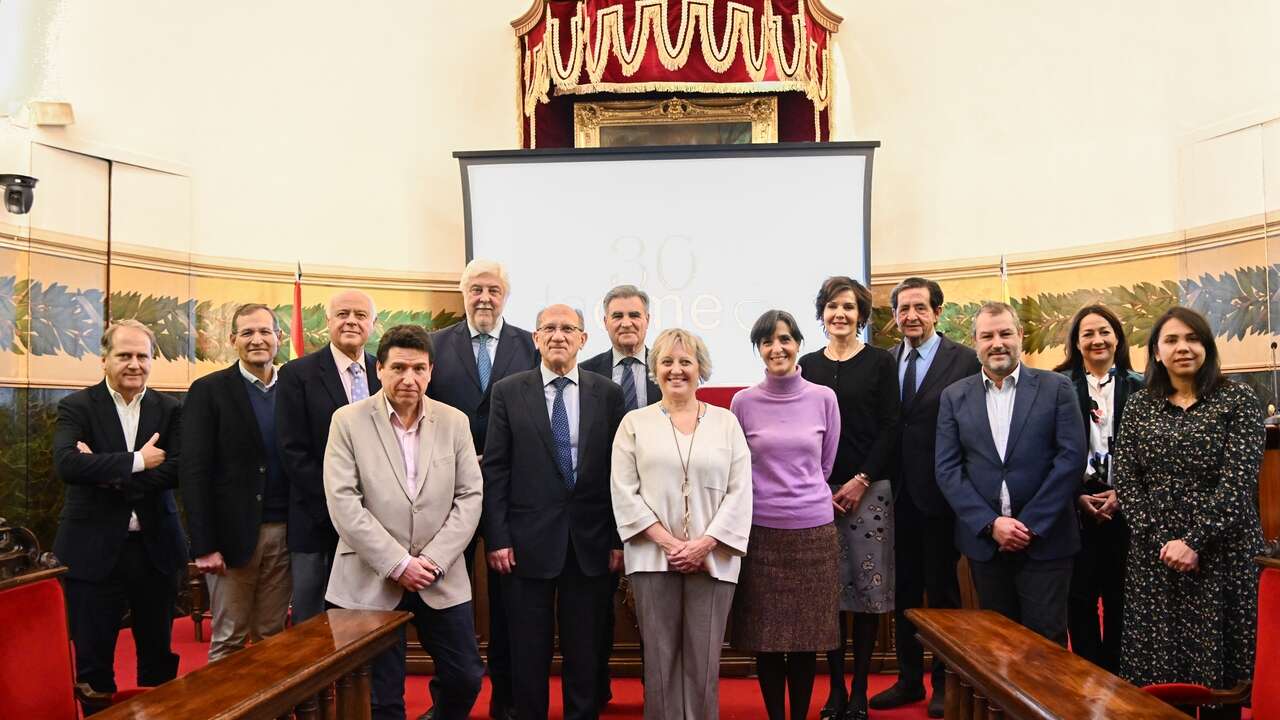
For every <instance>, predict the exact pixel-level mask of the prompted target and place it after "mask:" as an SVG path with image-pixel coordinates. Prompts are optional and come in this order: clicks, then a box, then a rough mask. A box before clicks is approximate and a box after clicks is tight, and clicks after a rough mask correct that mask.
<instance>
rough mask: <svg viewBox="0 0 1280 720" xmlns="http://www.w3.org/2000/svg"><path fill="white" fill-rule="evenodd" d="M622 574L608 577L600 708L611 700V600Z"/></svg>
mask: <svg viewBox="0 0 1280 720" xmlns="http://www.w3.org/2000/svg"><path fill="white" fill-rule="evenodd" d="M621 582H622V573H611V574H610V575H609V612H607V613H605V629H604V636H603V637H601V638H600V641H601V642H600V653H601V655H600V699H599V702H600V707H601V708H603V707H604V706H605V703H607V702H609V701H610V700H612V699H613V683H612V678H611V677H610V675H609V658H611V657H613V627H614V625H615V624H616V621H615V613H614V611H613V598H614V597H615V596H616V595H617V594H618V585H619V584H620V583H621Z"/></svg>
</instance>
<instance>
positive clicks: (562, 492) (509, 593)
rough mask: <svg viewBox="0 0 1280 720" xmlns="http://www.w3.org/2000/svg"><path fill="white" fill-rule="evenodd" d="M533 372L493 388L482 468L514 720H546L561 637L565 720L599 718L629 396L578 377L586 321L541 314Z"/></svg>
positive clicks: (598, 380) (618, 547) (561, 308)
mask: <svg viewBox="0 0 1280 720" xmlns="http://www.w3.org/2000/svg"><path fill="white" fill-rule="evenodd" d="M537 324H538V329H537V332H536V334H535V335H534V340H535V342H536V343H537V345H538V350H539V351H540V352H541V354H542V365H541V366H540V367H539V368H538V369H536V370H530V371H528V372H523V373H518V374H516V375H512V376H511V377H508V378H506V379H504V380H502V381H501V382H499V383H497V384H496V385H495V386H494V388H493V397H492V401H491V405H492V413H491V415H490V419H489V435H488V438H487V439H486V442H485V452H484V460H483V462H482V463H481V468H482V471H483V473H484V481H485V482H484V520H483V522H484V527H485V530H484V532H485V543H486V546H487V550H488V562H489V564H490V566H491V567H493V568H494V570H496V571H498V572H499V573H501V574H502V575H504V576H505V577H504V578H503V579H504V582H505V587H504V594H505V595H506V600H507V606H506V607H507V613H508V620H509V625H510V628H511V639H512V644H511V647H512V679H513V687H514V691H515V705H516V711H517V717H518V718H520V719H521V720H543V719H544V718H546V717H547V704H548V689H549V680H550V677H549V676H550V672H551V656H552V637H553V630H554V628H555V626H556V621H557V619H558V620H559V629H560V652H561V655H563V657H564V665H563V669H562V671H561V686H562V687H561V689H562V691H563V697H564V717H565V720H582V719H583V718H595V717H597V716H598V714H599V704H600V696H599V683H600V680H599V674H600V667H601V664H600V655H601V652H602V649H603V646H604V643H603V640H602V638H603V636H604V634H605V632H606V628H607V619H606V616H607V614H608V613H609V611H610V610H611V596H610V588H611V587H612V582H611V574H612V573H615V572H618V571H619V570H620V569H621V568H622V542H621V541H620V540H619V538H618V532H617V528H616V525H615V524H614V518H613V506H612V500H611V496H610V487H609V471H610V459H611V454H612V448H613V435H614V433H615V432H616V431H617V429H618V425H619V424H620V423H621V422H622V415H623V400H622V391H621V390H620V389H619V388H618V386H617V385H614V384H613V383H612V382H610V381H608V380H606V379H604V378H602V377H600V376H599V375H596V374H595V373H589V372H579V368H578V367H577V355H578V351H579V350H580V349H581V348H582V345H583V343H584V342H585V341H586V333H585V332H584V331H583V329H582V328H583V318H582V313H581V312H579V311H576V310H574V309H573V308H570V307H568V306H566V305H552V306H551V307H548V308H546V309H545V310H543V311H542V312H540V313H539V314H538V323H537Z"/></svg>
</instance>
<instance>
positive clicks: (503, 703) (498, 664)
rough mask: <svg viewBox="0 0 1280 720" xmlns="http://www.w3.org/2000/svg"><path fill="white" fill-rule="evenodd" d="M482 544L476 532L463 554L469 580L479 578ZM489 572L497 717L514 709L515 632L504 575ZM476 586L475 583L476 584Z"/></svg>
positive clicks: (434, 683)
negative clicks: (478, 555) (509, 617)
mask: <svg viewBox="0 0 1280 720" xmlns="http://www.w3.org/2000/svg"><path fill="white" fill-rule="evenodd" d="M479 544H480V534H479V533H476V535H475V537H473V538H471V543H470V544H469V545H467V549H466V551H465V552H464V553H463V554H462V557H463V560H464V561H465V562H466V563H467V577H475V575H474V574H473V573H474V571H475V562H476V549H477V546H478V545H479ZM484 567H485V572H486V573H488V578H487V580H488V586H489V589H488V596H489V648H488V650H489V652H488V655H489V685H490V688H491V690H492V692H491V693H490V695H489V716H490V717H497V711H498V710H499V709H500V708H508V707H511V633H510V631H509V630H508V629H507V613H506V609H505V607H506V603H505V601H504V600H503V598H502V585H503V580H502V576H501V575H499V574H498V573H496V572H494V571H493V570H490V569H489V564H488V563H484ZM472 586H473V587H474V583H472ZM439 686H440V681H439V680H438V679H436V678H435V677H432V678H431V682H430V683H429V684H428V689H429V690H430V692H431V702H432V704H433V705H434V704H435V698H436V693H437V692H438V690H439Z"/></svg>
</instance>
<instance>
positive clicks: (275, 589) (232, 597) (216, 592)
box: [204, 523, 293, 662]
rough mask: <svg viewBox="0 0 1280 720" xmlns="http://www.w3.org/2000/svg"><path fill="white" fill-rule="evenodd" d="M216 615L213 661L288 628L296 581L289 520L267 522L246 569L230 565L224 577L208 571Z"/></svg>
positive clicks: (213, 623) (214, 614) (207, 577)
mask: <svg viewBox="0 0 1280 720" xmlns="http://www.w3.org/2000/svg"><path fill="white" fill-rule="evenodd" d="M204 577H205V582H207V583H208V584H209V606H210V610H211V612H212V614H213V622H212V626H213V632H212V636H213V637H212V639H211V640H210V642H209V662H213V661H215V660H217V659H219V658H223V657H226V656H227V655H230V654H231V653H233V652H235V651H237V650H240V649H241V648H243V647H244V646H245V644H246V643H247V642H249V641H250V640H252V641H254V642H257V641H258V640H261V639H263V638H265V637H267V636H270V635H275V634H276V633H278V632H280V631H282V630H284V621H285V616H286V615H287V614H288V612H289V596H290V595H291V594H292V590H293V583H292V581H291V580H290V577H289V548H288V547H286V546H285V524H284V523H263V524H262V526H261V527H259V528H258V546H257V547H256V548H255V549H254V551H253V556H252V557H250V558H249V562H247V563H245V565H244V567H238V568H232V567H228V568H227V570H226V574H224V575H214V574H209V575H205V576H204Z"/></svg>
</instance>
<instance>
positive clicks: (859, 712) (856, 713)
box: [839, 705, 867, 720]
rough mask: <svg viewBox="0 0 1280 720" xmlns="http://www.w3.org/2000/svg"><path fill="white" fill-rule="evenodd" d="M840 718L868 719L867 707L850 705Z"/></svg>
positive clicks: (841, 719) (846, 719) (843, 719)
mask: <svg viewBox="0 0 1280 720" xmlns="http://www.w3.org/2000/svg"><path fill="white" fill-rule="evenodd" d="M839 720H867V709H866V708H856V707H854V706H852V705H850V706H849V707H848V708H846V709H845V711H844V715H841V716H840V718H839Z"/></svg>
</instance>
